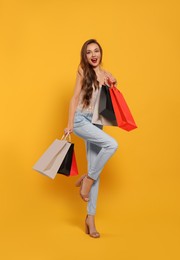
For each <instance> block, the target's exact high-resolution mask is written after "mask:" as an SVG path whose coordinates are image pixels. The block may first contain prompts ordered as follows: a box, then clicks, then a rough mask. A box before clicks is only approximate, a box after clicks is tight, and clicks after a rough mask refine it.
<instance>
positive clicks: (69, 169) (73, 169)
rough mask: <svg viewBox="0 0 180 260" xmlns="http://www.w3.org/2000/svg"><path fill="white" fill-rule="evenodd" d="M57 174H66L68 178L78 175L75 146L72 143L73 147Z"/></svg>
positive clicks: (70, 148)
mask: <svg viewBox="0 0 180 260" xmlns="http://www.w3.org/2000/svg"><path fill="white" fill-rule="evenodd" d="M57 173H59V174H64V175H66V176H73V175H77V174H78V170H77V164H76V158H75V153H74V144H72V143H71V146H70V147H69V150H68V151H67V154H66V156H65V157H64V160H63V162H62V164H61V166H60V167H59V170H58V172H57Z"/></svg>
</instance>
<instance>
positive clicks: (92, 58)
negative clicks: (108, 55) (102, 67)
mask: <svg viewBox="0 0 180 260" xmlns="http://www.w3.org/2000/svg"><path fill="white" fill-rule="evenodd" d="M86 57H87V61H88V62H89V64H90V65H91V66H92V67H94V68H96V67H97V66H99V64H100V62H101V51H100V48H99V46H98V45H97V44H96V43H90V44H88V46H87V50H86Z"/></svg>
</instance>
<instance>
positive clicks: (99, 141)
mask: <svg viewBox="0 0 180 260" xmlns="http://www.w3.org/2000/svg"><path fill="white" fill-rule="evenodd" d="M101 61H102V48H101V46H100V44H99V43H98V42H97V41H96V40H94V39H90V40H88V41H86V42H85V43H84V44H83V46H82V49H81V62H80V65H79V68H78V71H77V77H76V84H75V90H74V95H73V97H72V99H71V102H70V107H69V119H68V125H67V127H66V128H65V129H64V132H65V134H68V133H71V132H74V133H75V134H76V135H78V136H79V137H81V138H83V139H84V140H85V143H86V152H87V160H88V173H87V174H85V175H83V176H81V177H80V179H79V180H78V181H77V183H76V186H80V195H81V197H82V199H83V200H84V201H86V202H87V216H86V219H85V227H86V233H87V234H89V235H90V236H91V237H93V238H98V237H100V234H99V233H98V232H97V230H96V227H95V219H94V217H95V213H96V201H97V196H98V187H99V180H100V173H101V171H102V169H103V167H104V165H105V164H106V162H107V161H108V159H109V158H110V157H111V156H112V155H113V154H114V152H115V151H116V149H117V147H118V144H117V142H116V141H115V140H114V139H113V138H112V137H111V136H109V135H108V134H106V133H105V132H104V131H103V130H102V126H100V125H95V124H93V123H92V122H91V120H92V115H93V109H94V104H95V101H96V95H97V93H98V90H99V88H100V87H101V86H102V85H104V84H106V85H108V86H110V84H111V83H112V82H113V83H116V80H115V78H114V77H113V76H112V75H111V74H110V73H109V72H107V71H105V70H104V69H102V67H101Z"/></svg>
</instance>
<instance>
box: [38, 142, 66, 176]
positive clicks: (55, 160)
mask: <svg viewBox="0 0 180 260" xmlns="http://www.w3.org/2000/svg"><path fill="white" fill-rule="evenodd" d="M70 146H71V143H70V142H68V141H67V140H59V139H56V140H55V141H54V142H53V143H52V144H51V145H50V146H49V147H48V149H47V150H46V151H45V152H44V153H43V155H42V156H41V157H40V158H39V160H38V161H37V162H36V163H35V165H34V166H33V169H34V170H36V171H38V172H40V173H42V174H44V175H46V176H48V177H49V178H51V179H54V178H55V176H56V174H57V171H58V169H59V167H60V165H61V164H62V162H63V160H64V157H65V156H66V154H67V152H68V150H69V148H70Z"/></svg>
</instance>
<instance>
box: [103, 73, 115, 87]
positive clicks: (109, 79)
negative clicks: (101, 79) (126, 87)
mask: <svg viewBox="0 0 180 260" xmlns="http://www.w3.org/2000/svg"><path fill="white" fill-rule="evenodd" d="M116 83H117V81H116V79H115V78H114V77H113V75H112V74H110V73H106V75H105V84H107V85H108V86H111V85H112V84H113V85H115V86H116Z"/></svg>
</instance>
